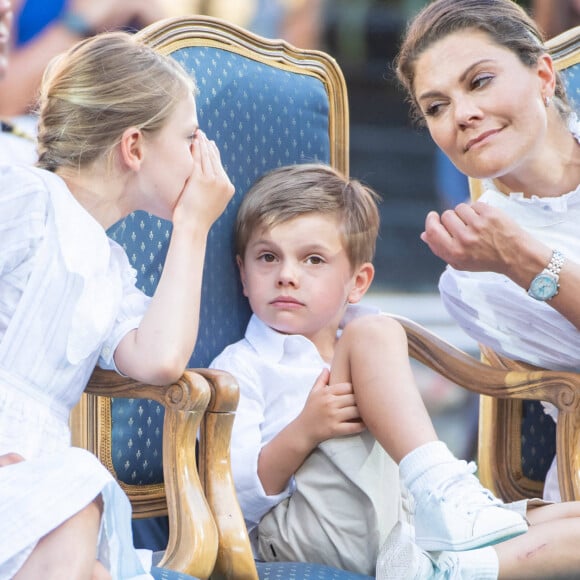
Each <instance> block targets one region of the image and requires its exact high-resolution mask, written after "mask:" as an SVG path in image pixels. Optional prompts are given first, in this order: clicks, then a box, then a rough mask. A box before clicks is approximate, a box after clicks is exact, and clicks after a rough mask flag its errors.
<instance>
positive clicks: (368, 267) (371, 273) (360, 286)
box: [348, 262, 375, 304]
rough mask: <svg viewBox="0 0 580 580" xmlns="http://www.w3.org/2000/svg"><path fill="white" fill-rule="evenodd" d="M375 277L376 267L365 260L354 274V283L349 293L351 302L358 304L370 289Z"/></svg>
mask: <svg viewBox="0 0 580 580" xmlns="http://www.w3.org/2000/svg"><path fill="white" fill-rule="evenodd" d="M374 277H375V267H374V266H373V265H372V264H371V263H370V262H365V263H364V264H363V265H362V266H360V267H359V268H358V270H357V271H356V272H355V274H354V285H353V287H352V288H351V290H350V292H349V294H348V302H349V304H356V303H357V302H358V301H359V300H360V299H361V298H362V297H363V296H364V295H365V294H366V292H367V290H368V289H369V287H370V285H371V283H372V281H373V278H374Z"/></svg>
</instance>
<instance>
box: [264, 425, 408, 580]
mask: <svg viewBox="0 0 580 580" xmlns="http://www.w3.org/2000/svg"><path fill="white" fill-rule="evenodd" d="M295 479H296V490H295V491H294V493H293V494H292V496H291V497H289V498H287V499H286V500H285V501H283V502H281V503H280V504H278V505H277V506H276V507H275V508H273V509H272V510H271V511H270V512H268V513H267V514H266V515H265V516H264V518H263V519H262V521H261V522H260V525H259V528H258V538H259V540H258V541H259V550H260V556H261V557H262V558H263V559H264V560H266V561H295V562H316V563H321V564H327V565H330V566H334V567H337V568H342V569H345V570H350V571H353V572H359V573H361V574H367V575H372V576H374V574H375V565H376V559H377V555H378V553H379V549H380V547H381V545H382V544H383V541H384V540H385V539H386V537H387V535H388V534H389V532H390V531H391V529H392V528H393V527H394V525H395V524H396V523H397V521H399V519H405V518H406V517H407V516H406V513H405V510H403V505H402V502H403V500H402V497H401V488H400V483H399V468H398V466H397V464H396V463H395V462H394V461H393V460H392V459H391V458H390V457H389V456H388V455H387V453H386V452H385V451H384V450H383V448H382V447H381V446H380V445H379V444H378V443H377V442H376V441H375V439H374V438H373V437H372V435H371V434H370V433H369V432H368V431H365V432H364V433H362V434H360V435H353V436H349V437H342V438H338V439H332V440H329V441H325V442H324V443H322V444H321V445H320V446H319V447H318V448H316V449H315V450H314V451H313V452H312V454H311V455H310V456H309V457H308V459H307V460H306V461H305V462H304V463H303V465H302V466H301V467H300V469H299V470H298V471H297V472H296V475H295Z"/></svg>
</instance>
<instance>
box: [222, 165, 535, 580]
mask: <svg viewBox="0 0 580 580" xmlns="http://www.w3.org/2000/svg"><path fill="white" fill-rule="evenodd" d="M376 200H377V196H376V194H375V193H373V192H372V191H371V190H369V189H368V188H366V187H365V186H363V185H362V184H360V183H359V182H357V181H355V180H348V179H346V178H344V177H343V176H342V175H340V174H339V173H338V172H337V171H335V170H334V169H332V168H330V167H328V166H325V165H314V164H306V165H296V166H288V167H283V168H280V169H277V170H274V171H272V172H271V173H269V174H267V175H266V176H264V177H262V178H261V179H260V180H258V182H257V183H256V184H254V186H253V187H252V189H251V190H250V191H249V192H248V193H247V195H246V197H245V198H244V200H243V202H242V205H241V207H240V210H239V213H238V218H237V222H236V232H235V241H236V252H237V262H238V266H239V269H240V275H241V281H242V285H243V290H244V294H245V295H246V296H247V297H248V299H249V302H250V306H251V308H252V311H253V316H252V318H251V320H250V322H249V325H248V328H247V330H246V336H245V338H244V339H243V340H241V341H239V342H237V343H236V344H233V345H230V346H229V347H227V348H226V349H225V350H224V352H223V353H221V354H220V355H219V356H218V357H217V358H216V359H215V360H214V362H213V363H212V366H213V367H214V368H219V369H223V370H226V371H229V372H230V373H232V374H233V375H234V376H235V377H236V379H237V380H238V382H239V385H240V391H241V396H240V404H239V407H238V412H237V414H236V420H235V422H234V427H233V435H232V450H231V456H232V469H233V475H234V481H235V484H236V489H237V493H238V498H239V501H240V504H241V507H242V511H243V513H244V517H245V520H246V524H247V526H248V530H249V532H250V536H251V538H252V541H253V542H254V548H255V550H256V553H257V556H258V557H260V558H262V559H265V560H300V561H312V562H323V563H326V564H330V565H334V566H337V567H340V568H345V569H349V570H352V571H355V572H361V573H364V574H373V575H374V572H375V563H376V558H377V554H378V551H379V548H380V546H381V544H382V543H383V541H384V540H385V538H386V536H387V535H388V534H389V532H390V530H391V529H392V528H393V527H394V525H395V523H396V522H397V521H398V520H399V519H400V518H401V517H402V516H403V511H406V512H408V511H411V512H414V513H413V516H414V526H415V533H416V542H417V543H418V544H419V545H420V546H421V548H423V549H426V550H470V549H473V548H477V547H480V546H485V545H488V544H493V543H496V542H499V541H502V540H504V539H506V538H509V537H512V536H515V535H518V534H521V533H523V532H525V531H526V529H527V524H526V522H525V520H524V518H523V517H522V516H521V515H519V514H517V513H516V512H514V511H510V510H507V509H505V508H504V507H503V505H502V504H501V502H500V501H499V500H497V499H496V498H494V497H493V496H492V494H491V493H490V492H489V491H487V490H485V489H484V488H482V486H481V485H480V483H479V482H478V480H477V479H476V478H475V477H474V475H473V469H472V467H471V466H470V465H467V464H466V462H464V461H460V460H458V459H457V458H455V457H454V456H453V455H452V453H451V452H450V451H449V450H448V448H447V446H446V445H445V444H444V443H443V442H441V441H439V440H438V438H437V435H436V433H435V430H434V428H433V425H432V423H431V419H430V417H429V415H428V413H427V411H426V409H425V406H424V404H423V401H422V399H421V396H420V394H419V392H418V390H417V388H416V385H415V382H414V379H413V375H412V371H411V368H410V363H409V358H408V351H407V341H406V335H405V332H404V330H403V329H402V327H401V326H400V325H399V324H398V323H397V322H396V321H394V320H392V319H391V318H389V317H388V316H384V315H380V314H377V313H372V312H368V311H363V310H362V307H361V306H358V305H356V303H357V302H359V301H360V299H361V298H362V297H363V295H364V294H365V292H366V291H367V290H368V288H369V286H370V284H371V282H372V279H373V275H374V268H373V265H372V263H371V261H372V259H373V255H374V249H375V242H376V238H377V234H378V228H379V216H378V210H377V206H376ZM397 464H398V466H397ZM399 477H400V482H401V483H402V484H403V485H402V486H401V485H400V482H399ZM401 489H402V491H403V493H402V495H401V492H400V490H401ZM407 490H408V492H409V494H408V500H409V506H406V508H407V509H406V510H401V506H402V504H403V503H404V502H402V497H403V498H405V497H407ZM412 504H414V508H413V507H410V506H412Z"/></svg>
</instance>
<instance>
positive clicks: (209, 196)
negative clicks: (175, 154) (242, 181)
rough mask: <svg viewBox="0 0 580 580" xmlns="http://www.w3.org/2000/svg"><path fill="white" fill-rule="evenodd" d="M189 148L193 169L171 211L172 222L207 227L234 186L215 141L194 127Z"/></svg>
mask: <svg viewBox="0 0 580 580" xmlns="http://www.w3.org/2000/svg"><path fill="white" fill-rule="evenodd" d="M192 148H193V171H192V174H191V177H190V178H189V180H188V181H187V184H186V185H185V187H184V189H183V191H182V192H181V195H180V197H179V199H178V200H177V204H176V205H175V208H174V210H173V224H174V225H178V224H180V223H181V224H183V223H185V222H189V223H192V224H195V225H201V224H203V225H204V226H205V227H207V229H209V228H210V227H211V225H212V224H213V222H214V221H215V220H216V219H217V218H218V217H219V216H220V215H221V214H222V212H223V211H224V209H225V207H226V205H227V204H228V202H229V201H230V199H231V198H232V196H233V195H234V191H235V189H234V186H233V185H232V182H231V181H230V179H229V177H228V176H227V174H226V172H225V169H224V168H223V165H222V163H221V159H220V153H219V151H218V148H217V146H216V144H215V143H214V142H213V141H210V140H209V139H208V138H207V137H206V135H205V133H204V132H203V131H201V130H198V131H197V133H196V137H195V140H194V142H193V145H192Z"/></svg>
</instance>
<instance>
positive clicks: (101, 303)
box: [0, 33, 233, 579]
mask: <svg viewBox="0 0 580 580" xmlns="http://www.w3.org/2000/svg"><path fill="white" fill-rule="evenodd" d="M194 90H195V87H194V85H193V83H192V81H191V79H190V77H189V76H188V75H187V74H186V73H185V72H184V71H182V70H181V69H180V68H179V66H178V65H177V64H176V63H175V62H174V61H173V60H172V59H170V58H167V57H162V56H160V55H158V54H157V53H155V51H153V50H152V49H151V48H149V47H146V46H144V45H142V44H140V43H139V42H138V41H135V39H134V37H132V36H130V35H128V34H125V33H109V34H103V35H101V36H97V37H94V38H93V39H89V40H86V41H83V42H81V43H80V44H78V45H77V46H75V47H73V48H72V49H71V50H69V51H68V52H67V53H65V54H64V55H63V56H61V57H59V58H58V59H57V60H55V61H53V62H52V63H51V65H50V66H49V67H48V69H47V72H46V74H45V77H44V79H43V84H42V89H41V96H40V106H39V119H40V123H39V137H38V142H39V162H38V167H26V166H20V167H7V166H6V167H1V168H0V191H2V196H1V197H0V232H2V233H1V239H2V252H1V253H0V296H2V300H0V456H1V459H0V466H1V467H0V489H2V493H1V494H0V521H2V526H0V577H2V578H12V577H16V578H90V577H92V575H95V576H96V577H99V578H100V577H103V578H107V577H113V578H115V579H117V578H149V577H150V576H149V575H147V574H146V571H145V568H144V566H143V565H142V564H141V563H140V561H139V559H138V557H137V554H136V552H135V551H134V549H133V547H132V540H131V533H130V506H129V504H128V500H127V498H126V496H125V495H124V494H123V493H122V491H121V489H120V488H119V487H118V486H117V484H116V483H115V482H114V481H113V480H112V478H111V477H110V475H109V474H108V472H107V471H106V470H105V469H104V468H103V467H102V466H101V465H100V464H99V462H98V461H97V460H96V458H94V457H93V456H92V455H90V454H88V453H86V452H84V451H82V450H80V449H74V448H71V447H70V433H69V430H68V424H67V420H68V414H69V412H70V409H71V408H72V407H73V406H74V405H75V404H76V402H77V401H78V400H79V397H80V396H81V393H82V391H83V389H84V387H85V385H86V384H87V381H88V379H89V377H90V375H91V372H92V370H93V368H94V366H95V364H97V363H98V364H99V365H100V366H102V367H105V368H114V369H117V370H118V371H119V372H121V373H123V374H125V375H128V376H130V377H133V378H135V379H137V380H140V381H143V382H146V383H151V384H166V383H170V382H173V381H175V380H176V379H177V378H178V377H179V376H180V375H181V374H182V372H183V371H184V369H185V366H186V364H187V362H188V359H189V357H190V355H191V352H192V350H193V347H194V344H195V340H196V336H197V328H198V325H197V322H198V315H199V301H200V293H201V278H202V267H203V261H204V253H205V244H206V237H207V233H208V230H209V228H210V226H211V225H212V223H213V222H214V221H215V219H216V218H217V217H218V216H219V215H220V213H221V212H222V211H223V209H224V207H225V206H226V204H227V202H228V201H229V199H230V198H231V196H232V195H233V186H232V185H231V183H230V181H229V179H228V178H227V176H226V174H225V172H224V169H223V167H222V165H221V162H220V157H219V152H218V151H217V148H216V146H215V144H214V143H213V142H210V141H208V139H207V138H206V137H205V135H204V134H203V133H202V131H201V130H200V129H199V126H198V121H197V113H196V106H195V100H194V97H193V94H194ZM137 209H142V210H146V211H149V212H151V213H154V214H156V215H158V216H160V217H162V218H165V219H170V220H171V221H172V222H173V231H172V237H171V241H170V245H169V250H168V254H167V259H166V262H165V267H164V270H163V273H162V275H161V279H160V281H159V285H158V287H157V291H156V293H155V295H154V296H153V297H152V298H148V297H146V296H145V295H144V294H142V293H141V292H140V291H139V290H137V289H136V288H135V286H134V283H135V275H134V271H133V269H132V268H131V266H130V264H129V261H128V258H127V256H126V255H125V253H124V252H123V250H122V249H121V248H120V246H118V245H117V244H116V243H114V242H113V241H111V240H109V238H108V237H107V236H106V233H105V230H106V229H107V228H108V227H109V226H111V225H112V224H113V223H115V222H116V221H118V220H119V219H121V218H122V217H124V216H126V215H127V214H128V213H130V212H132V211H134V210H137ZM39 474H42V476H41V477H39Z"/></svg>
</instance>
